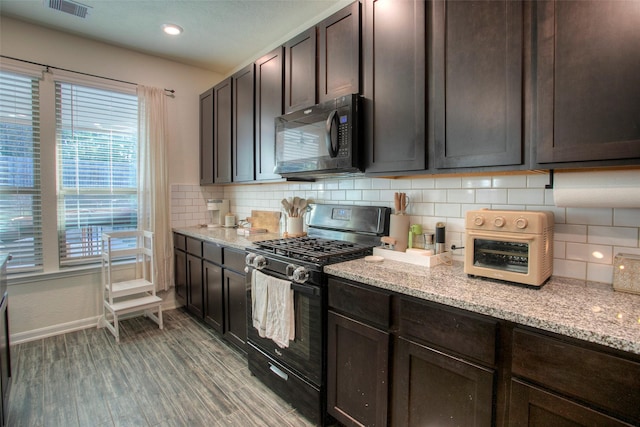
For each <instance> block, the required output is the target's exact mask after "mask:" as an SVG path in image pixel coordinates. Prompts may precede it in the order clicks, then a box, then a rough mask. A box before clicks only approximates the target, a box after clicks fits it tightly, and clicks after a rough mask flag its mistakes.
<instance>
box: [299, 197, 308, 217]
mask: <svg viewBox="0 0 640 427" xmlns="http://www.w3.org/2000/svg"><path fill="white" fill-rule="evenodd" d="M307 204H308V203H307V200H306V199H300V203H299V204H298V216H302V215H304V213H305V212H306V211H305V209H306V208H307Z"/></svg>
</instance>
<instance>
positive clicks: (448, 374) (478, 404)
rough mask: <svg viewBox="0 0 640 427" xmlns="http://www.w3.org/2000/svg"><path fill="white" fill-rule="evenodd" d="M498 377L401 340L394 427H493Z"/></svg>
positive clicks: (395, 374) (397, 351) (395, 373)
mask: <svg viewBox="0 0 640 427" xmlns="http://www.w3.org/2000/svg"><path fill="white" fill-rule="evenodd" d="M494 379H495V372H494V371H493V370H491V369H487V368H484V367H481V366H478V365H475V364H473V363H470V362H467V361H465V360H462V359H460V358H456V357H453V356H450V355H448V354H445V353H442V352H440V351H437V350H434V349H432V348H429V347H427V346H424V345H421V344H419V343H416V342H413V341H410V340H408V339H405V338H402V337H400V338H398V339H397V340H396V346H395V353H394V367H393V383H394V392H393V422H392V423H393V425H398V426H416V427H417V426H432V425H433V426H478V427H480V426H491V425H493V409H492V408H493V407H494V405H493V395H494Z"/></svg>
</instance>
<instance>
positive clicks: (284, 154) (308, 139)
mask: <svg viewBox="0 0 640 427" xmlns="http://www.w3.org/2000/svg"><path fill="white" fill-rule="evenodd" d="M358 99H359V95H357V94H351V95H346V96H341V97H339V98H336V99H333V100H330V101H326V102H323V103H321V104H317V105H314V106H313V107H309V108H305V109H302V110H299V111H294V112H292V113H288V114H285V115H283V116H280V117H276V119H275V127H276V147H275V148H276V166H275V169H274V172H275V173H278V174H280V175H282V176H284V177H289V176H290V177H295V176H313V175H325V174H333V173H348V172H358V171H360V170H361V165H360V156H359V149H360V148H359V145H360V144H359V119H358V115H359V111H360V106H359V101H358Z"/></svg>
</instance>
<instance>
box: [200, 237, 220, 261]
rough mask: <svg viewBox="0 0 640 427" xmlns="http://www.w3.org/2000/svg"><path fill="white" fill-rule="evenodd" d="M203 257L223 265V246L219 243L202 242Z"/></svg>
mask: <svg viewBox="0 0 640 427" xmlns="http://www.w3.org/2000/svg"><path fill="white" fill-rule="evenodd" d="M202 253H203V256H202V257H203V258H204V259H206V260H207V261H211V262H214V263H216V264H219V265H222V246H221V245H219V244H217V243H212V242H204V243H203V244H202Z"/></svg>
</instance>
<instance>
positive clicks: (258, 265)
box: [253, 255, 267, 270]
mask: <svg viewBox="0 0 640 427" xmlns="http://www.w3.org/2000/svg"><path fill="white" fill-rule="evenodd" d="M266 266H267V260H266V259H265V257H263V256H262V255H257V256H256V257H255V258H254V259H253V267H254V268H255V269H257V270H262V269H263V268H265V267H266Z"/></svg>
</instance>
